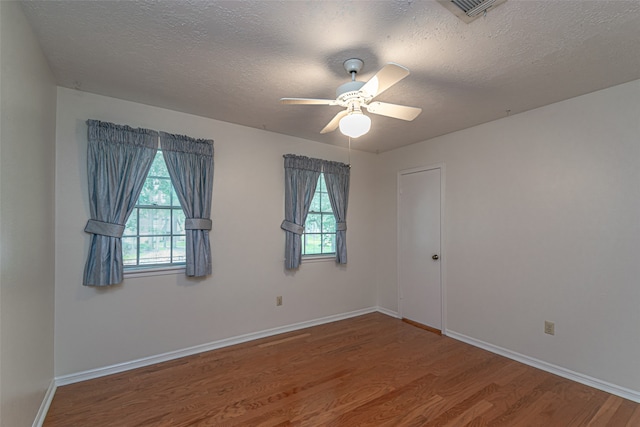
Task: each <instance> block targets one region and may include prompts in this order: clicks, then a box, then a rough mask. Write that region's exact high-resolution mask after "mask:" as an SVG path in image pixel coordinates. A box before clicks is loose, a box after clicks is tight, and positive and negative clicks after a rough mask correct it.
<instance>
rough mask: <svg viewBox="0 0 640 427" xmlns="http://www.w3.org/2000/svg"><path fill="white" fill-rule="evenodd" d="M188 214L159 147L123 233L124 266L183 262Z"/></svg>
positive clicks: (161, 265)
mask: <svg viewBox="0 0 640 427" xmlns="http://www.w3.org/2000/svg"><path fill="white" fill-rule="evenodd" d="M184 223H185V215H184V212H183V211H182V208H181V207H180V202H179V201H178V196H177V195H176V192H175V190H174V189H173V185H172V184H171V178H170V177H169V172H168V171H167V166H166V164H165V163H164V158H163V157H162V152H161V151H160V150H158V153H157V154H156V157H155V159H154V160H153V164H152V165H151V169H150V170H149V175H147V179H146V181H145V183H144V187H143V188H142V192H141V193H140V197H139V198H138V201H137V203H136V206H135V208H134V209H133V212H132V213H131V216H130V217H129V220H128V221H127V224H126V226H125V232H124V234H123V236H122V254H123V260H124V267H125V270H131V269H137V268H146V267H165V266H174V265H184V263H185V258H186V255H185V243H186V242H185V240H186V238H185V229H184Z"/></svg>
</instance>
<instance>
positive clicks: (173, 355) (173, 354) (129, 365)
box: [55, 307, 391, 387]
mask: <svg viewBox="0 0 640 427" xmlns="http://www.w3.org/2000/svg"><path fill="white" fill-rule="evenodd" d="M375 311H381V310H380V308H379V307H369V308H364V309H361V310H356V311H351V312H348V313H342V314H336V315H333V316H327V317H321V318H319V319H314V320H308V321H306V322H300V323H294V324H292V325H287V326H281V327H278V328H273V329H267V330H264V331H260V332H254V333H250V334H246V335H240V336H237V337H232V338H226V339H222V340H219V341H214V342H210V343H207V344H201V345H197V346H193V347H188V348H184V349H181V350H176V351H170V352H167V353H163V354H158V355H155V356H149V357H143V358H141V359H137V360H132V361H129V362H124V363H118V364H115V365H110V366H105V367H102V368H96V369H91V370H88V371H83V372H77V373H74V374H68V375H62V376H59V377H56V379H55V382H56V386H58V387H59V386H63V385H67V384H73V383H77V382H80V381H86V380H91V379H94V378H99V377H104V376H106V375H111V374H116V373H119V372H124V371H129V370H131V369H136V368H141V367H144V366H149V365H154V364H156V363H161V362H166V361H169V360H174V359H179V358H181V357H185V356H191V355H193V354H198V353H203V352H205V351H211V350H216V349H219V348H222V347H228V346H231V345H235V344H241V343H244V342H247V341H252V340H257V339H260V338H266V337H270V336H272V335H278V334H282V333H285V332H291V331H297V330H298V329H304V328H309V327H311V326H317V325H322V324H325V323H331V322H336V321H338V320H344V319H348V318H351V317H356V316H362V315H363V314H368V313H373V312H375ZM385 311H388V310H385ZM389 313H391V312H389ZM385 314H387V313H386V312H385ZM390 315H391V314H390Z"/></svg>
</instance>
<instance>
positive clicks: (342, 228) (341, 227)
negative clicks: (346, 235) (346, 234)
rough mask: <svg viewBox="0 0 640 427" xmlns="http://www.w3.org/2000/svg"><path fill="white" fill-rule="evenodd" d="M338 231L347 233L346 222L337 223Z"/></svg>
mask: <svg viewBox="0 0 640 427" xmlns="http://www.w3.org/2000/svg"><path fill="white" fill-rule="evenodd" d="M336 231H347V223H346V222H336Z"/></svg>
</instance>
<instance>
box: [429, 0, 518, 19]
mask: <svg viewBox="0 0 640 427" xmlns="http://www.w3.org/2000/svg"><path fill="white" fill-rule="evenodd" d="M505 1H507V0H438V3H440V4H441V5H443V6H444V7H446V8H447V9H449V11H451V12H452V13H453V14H454V15H456V16H457V17H458V18H460V19H462V20H463V21H464V22H466V23H467V24H468V23H469V22H471V21H473V20H474V19H476V18H478V17H480V16H482V15H483V14H485V13H486V12H487V10H489V9H491V8H494V7H496V6H498V5H499V4H501V3H504V2H505Z"/></svg>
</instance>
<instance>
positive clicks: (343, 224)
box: [322, 160, 351, 264]
mask: <svg viewBox="0 0 640 427" xmlns="http://www.w3.org/2000/svg"><path fill="white" fill-rule="evenodd" d="M322 172H323V174H324V182H325V183H326V184H327V193H328V194H329V201H330V202H331V210H332V211H333V215H334V216H335V217H336V262H337V263H338V264H346V263H347V206H348V204H349V177H350V174H351V168H350V166H348V165H345V164H344V163H338V162H330V161H326V160H325V161H324V162H322Z"/></svg>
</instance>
